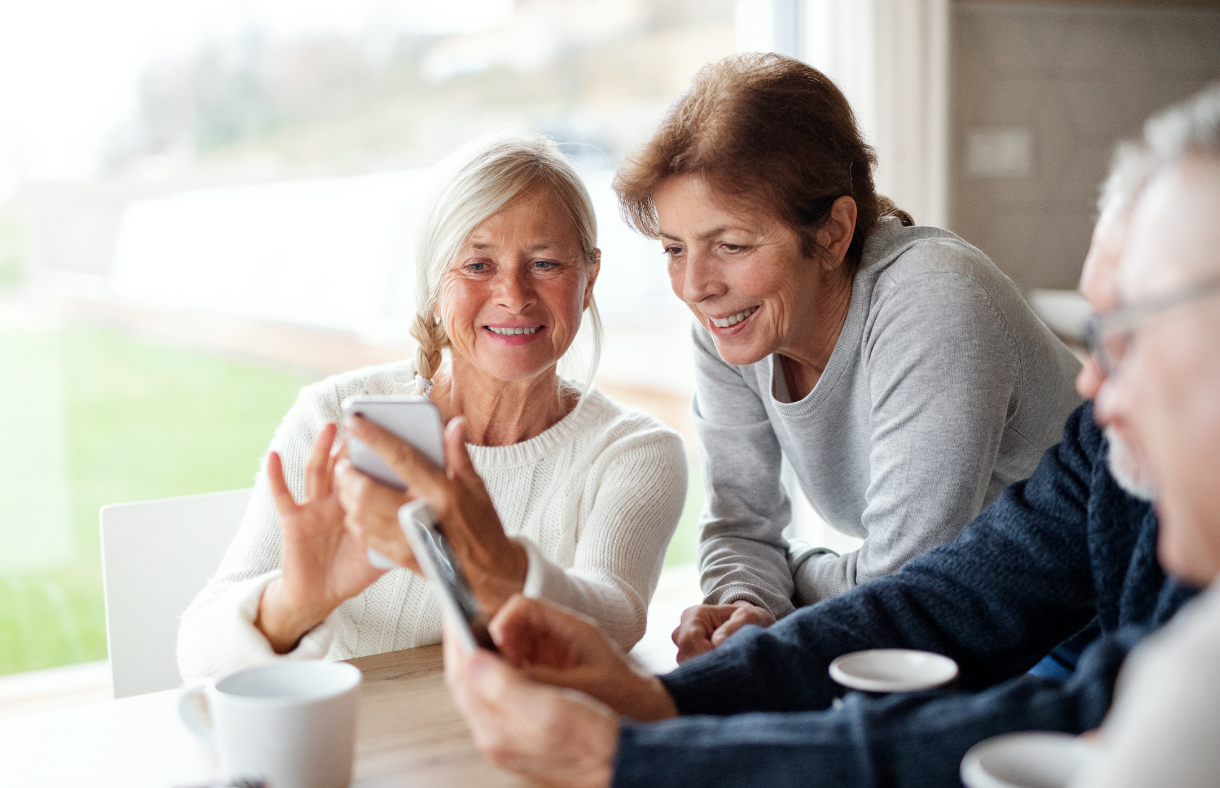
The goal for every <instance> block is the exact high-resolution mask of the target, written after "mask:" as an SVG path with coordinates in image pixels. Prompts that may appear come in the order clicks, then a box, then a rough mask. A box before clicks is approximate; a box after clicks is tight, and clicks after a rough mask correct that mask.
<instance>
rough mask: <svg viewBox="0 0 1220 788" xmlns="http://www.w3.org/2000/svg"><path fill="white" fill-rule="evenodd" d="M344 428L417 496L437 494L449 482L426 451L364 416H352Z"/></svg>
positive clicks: (344, 423)
mask: <svg viewBox="0 0 1220 788" xmlns="http://www.w3.org/2000/svg"><path fill="white" fill-rule="evenodd" d="M343 426H344V428H346V429H347V431H348V432H349V433H351V434H352V435H354V436H356V437H357V438H359V439H360V440H362V441H364V442H365V443H366V444H367V445H368V447H369V448H370V449H372V450H373V451H374V452H376V453H377V456H379V457H381V459H382V460H383V461H385V463H386V465H389V466H390V468H391V469H393V471H394V473H396V474H397V475H398V478H400V479H402V480H403V481H404V482H406V484H407V486H408V487H414V488H416V489H415V492H416V494H419V495H424V496H427V495H429V494H430V493H434V492H436V491H437V490H438V489H440V488H441V486H442V485H443V484H444V482H445V481H446V480H447V476H446V475H445V471H444V470H443V469H441V468H438V467H436V464H435V463H433V462H432V460H429V459H428V458H427V457H425V456H424V454H423V452H421V451H419V450H418V449H416V448H415V447H414V446H412V445H411V444H409V443H407V442H406V441H404V440H402V439H400V438H399V437H398V436H397V435H395V434H394V433H392V432H390V431H389V430H387V429H384V428H382V427H380V426H379V425H377V424H374V423H373V422H371V421H369V420H368V419H366V418H364V417H363V416H359V415H356V416H349V417H348V418H347V419H346V420H345V421H344V422H343ZM463 448H464V447H463Z"/></svg>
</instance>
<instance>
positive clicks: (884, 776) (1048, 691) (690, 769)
mask: <svg viewBox="0 0 1220 788" xmlns="http://www.w3.org/2000/svg"><path fill="white" fill-rule="evenodd" d="M1105 451H1106V449H1105V441H1104V439H1103V437H1102V434H1101V431H1100V430H1099V429H1098V428H1097V425H1096V424H1095V423H1094V422H1093V419H1092V409H1091V404H1090V403H1085V404H1084V405H1082V406H1081V407H1080V408H1079V409H1078V410H1077V411H1076V412H1075V413H1073V414H1072V416H1071V417H1070V418H1069V419H1068V422H1067V425H1066V426H1065V428H1064V437H1063V442H1062V443H1060V444H1058V445H1057V446H1055V447H1054V448H1052V449H1050V450H1049V451H1048V452H1047V453H1046V455H1045V456H1044V457H1043V459H1042V462H1041V464H1040V465H1039V466H1038V468H1037V470H1036V471H1035V472H1034V475H1033V476H1032V477H1031V478H1029V479H1028V480H1026V481H1024V482H1020V483H1018V484H1014V485H1012V486H1011V487H1009V488H1008V489H1007V490H1006V491H1005V492H1004V493H1003V495H1002V496H1001V497H1000V498H999V499H998V500H997V501H996V502H995V503H994V504H993V505H992V506H990V507H989V508H988V509H987V510H986V511H984V512H983V513H982V514H981V515H979V517H978V518H977V519H976V520H975V521H974V522H972V523H971V524H969V525H968V526H967V527H966V528H965V529H964V530H963V531H962V533H961V536H959V537H958V539H957V540H956V541H955V542H953V543H952V544H949V545H946V546H944V547H941V548H938V549H936V550H933V551H931V552H929V553H927V554H926V555H924V556H923V557H921V558H918V559H915V560H914V561H911V562H910V563H909V564H907V565H906V566H905V567H904V568H903V569H902V570H901V571H899V572H898V573H896V574H894V575H891V576H889V577H886V578H882V579H880V580H875V581H873V582H871V583H867V584H865V585H863V586H859V587H858V588H855V589H853V590H852V591H850V592H848V593H846V594H844V595H843V596H840V597H838V598H836V599H831V600H828V601H825V602H822V603H820V604H817V605H814V606H812V607H808V608H804V609H801V610H798V611H797V612H795V613H793V614H792V615H790V616H788V617H786V618H784V619H783V620H782V621H780V622H779V623H777V624H775V625H774V626H772V627H770V628H769V629H760V628H758V627H748V628H746V629H744V630H742V631H741V632H740V633H738V634H736V635H734V636H733V637H732V638H730V639H729V640H728V641H726V642H725V643H724V644H723V645H722V646H721V647H720V648H718V649H716V650H715V651H713V652H711V653H710V654H706V655H703V656H701V657H698V658H696V659H693V660H691V661H689V662H687V663H685V664H684V665H682V666H681V667H680V668H678V669H677V670H676V671H674V672H673V673H670V674H668V675H667V676H663V677H662V681H663V682H664V684H665V686H666V688H667V689H668V690H669V692H670V694H671V695H672V696H673V698H674V700H675V702H676V703H677V705H678V708H679V710H680V711H681V712H682V714H683V716H682V717H679V718H678V719H675V720H669V721H665V722H661V723H653V724H636V723H631V722H626V723H625V724H624V726H623V731H622V735H621V737H620V740H619V747H618V752H617V754H616V756H615V764H614V765H615V772H614V784H615V785H616V786H629V785H667V786H684V785H691V786H709V785H725V786H730V785H731V786H754V785H757V786H768V787H773V786H783V785H801V786H820V785H826V786H836V788H845V787H846V786H861V787H862V788H863V787H864V786H870V787H872V786H878V787H879V786H920V787H921V788H925V787H926V786H942V785H943V786H957V785H959V784H960V783H959V779H958V765H959V763H960V761H961V758H962V755H964V754H965V752H966V750H967V749H969V748H970V746H972V745H973V744H975V743H977V742H979V741H981V740H983V739H985V738H987V737H989V736H994V735H996V734H999V733H1005V732H1009V731H1017V730H1058V731H1067V732H1070V733H1078V732H1081V731H1085V730H1088V729H1091V728H1095V727H1096V726H1097V725H1098V724H1100V723H1101V720H1102V718H1103V717H1104V716H1105V713H1106V711H1107V710H1108V709H1109V707H1110V703H1111V700H1112V696H1113V691H1114V682H1115V678H1116V677H1117V674H1118V670H1119V668H1120V667H1121V665H1122V662H1123V659H1124V658H1125V657H1126V655H1127V653H1128V651H1129V650H1130V649H1131V648H1132V647H1133V646H1134V644H1135V643H1136V642H1138V641H1139V640H1140V639H1142V638H1143V637H1144V636H1145V635H1147V634H1148V633H1149V632H1151V631H1152V630H1154V629H1156V628H1157V627H1159V626H1160V625H1162V624H1163V623H1165V621H1167V620H1168V619H1169V618H1170V616H1172V615H1173V614H1174V613H1175V612H1176V611H1177V610H1178V609H1179V608H1180V607H1181V606H1182V605H1183V604H1184V603H1185V602H1187V601H1188V600H1189V599H1190V597H1191V596H1193V594H1194V592H1193V591H1190V590H1188V589H1186V588H1183V587H1182V586H1179V585H1178V584H1177V583H1175V582H1174V581H1173V580H1172V579H1168V578H1166V576H1165V574H1164V573H1163V572H1162V571H1161V568H1160V566H1159V565H1158V564H1157V560H1156V536H1157V523H1156V516H1155V514H1154V513H1153V511H1152V508H1151V507H1150V506H1149V505H1148V504H1146V503H1143V502H1141V501H1139V500H1137V499H1135V498H1132V497H1131V496H1129V495H1127V494H1125V493H1124V492H1123V491H1122V490H1121V489H1120V488H1119V487H1118V486H1117V485H1116V484H1115V482H1114V480H1113V478H1112V477H1111V476H1110V474H1109V472H1108V471H1107V469H1106V463H1105ZM1090 621H1096V623H1097V624H1098V625H1100V629H1101V633H1102V634H1101V637H1100V638H1098V640H1096V641H1095V642H1094V643H1093V644H1092V645H1091V646H1090V647H1089V648H1088V649H1087V650H1086V651H1085V652H1084V655H1083V656H1082V658H1081V661H1080V663H1079V665H1078V667H1077V670H1076V673H1075V674H1074V676H1073V677H1072V678H1071V679H1069V680H1068V681H1066V682H1060V681H1056V680H1053V679H1047V678H1039V677H1035V676H1030V675H1027V674H1026V673H1025V671H1027V670H1028V669H1029V668H1030V667H1031V666H1032V665H1034V664H1035V663H1036V662H1038V660H1039V658H1040V657H1042V656H1043V655H1045V654H1046V653H1047V652H1048V651H1050V650H1051V649H1052V648H1053V647H1054V646H1055V645H1056V644H1058V643H1059V642H1061V641H1063V640H1064V639H1066V638H1068V637H1070V636H1071V635H1072V634H1074V633H1076V632H1077V631H1079V630H1080V629H1082V628H1083V627H1084V626H1086V625H1087V624H1089V623H1090ZM886 647H902V648H917V649H925V650H928V651H935V652H939V653H941V654H948V655H949V656H951V657H953V658H954V659H956V660H957V662H958V665H959V666H960V667H961V676H960V679H959V682H958V687H957V689H956V690H952V691H948V690H937V691H931V692H922V693H907V694H898V695H891V696H885V697H870V696H865V695H862V694H859V693H851V694H849V695H848V696H847V698H846V699H845V702H844V705H843V707H842V708H841V709H838V710H827V709H828V707H829V706H830V704H831V701H832V699H833V698H834V697H835V696H836V695H837V694H838V692H837V687H836V685H835V684H834V683H833V682H832V681H831V680H830V678H829V675H828V674H827V668H828V666H829V664H830V661H831V660H832V659H834V658H835V657H837V656H839V655H841V654H846V653H848V652H852V651H857V650H860V649H866V648H886ZM730 715H731V716H730Z"/></svg>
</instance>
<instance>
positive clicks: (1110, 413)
mask: <svg viewBox="0 0 1220 788" xmlns="http://www.w3.org/2000/svg"><path fill="white" fill-rule="evenodd" d="M1082 374H1083V373H1082ZM1126 406H1127V391H1126V386H1124V385H1123V379H1122V376H1121V375H1120V376H1118V377H1114V378H1109V377H1102V378H1101V383H1100V384H1099V385H1098V386H1097V388H1096V390H1095V391H1094V393H1093V421H1095V422H1096V423H1097V425H1098V426H1099V427H1102V428H1105V427H1121V425H1122V423H1123V422H1124V421H1125V413H1126Z"/></svg>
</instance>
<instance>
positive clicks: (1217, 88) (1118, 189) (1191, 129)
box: [1098, 82, 1220, 211]
mask: <svg viewBox="0 0 1220 788" xmlns="http://www.w3.org/2000/svg"><path fill="white" fill-rule="evenodd" d="M1190 155H1202V156H1213V157H1214V156H1220V82H1213V83H1211V84H1210V85H1208V86H1207V87H1205V88H1203V89H1202V90H1200V91H1199V92H1198V93H1196V94H1195V95H1193V96H1191V97H1190V98H1188V99H1186V100H1185V101H1182V102H1180V103H1178V104H1174V105H1173V106H1171V107H1167V108H1166V109H1163V110H1161V111H1160V112H1158V113H1156V114H1155V115H1153V116H1152V117H1150V118H1148V120H1147V121H1146V122H1145V123H1144V133H1143V136H1142V138H1141V139H1140V140H1138V141H1135V140H1128V141H1124V142H1120V143H1119V144H1118V147H1117V148H1116V149H1115V151H1114V159H1113V162H1112V163H1111V165H1110V175H1109V177H1108V178H1107V179H1106V182H1105V184H1104V185H1103V186H1102V189H1101V198H1100V200H1099V201H1098V206H1099V208H1101V210H1103V211H1104V210H1105V209H1106V208H1107V206H1109V205H1110V204H1114V205H1116V206H1117V207H1120V208H1124V209H1129V208H1130V207H1131V205H1132V204H1133V203H1134V202H1135V200H1136V198H1137V197H1138V196H1139V193H1140V192H1141V191H1142V190H1143V188H1144V185H1145V184H1146V183H1148V181H1149V180H1151V178H1152V176H1153V175H1155V174H1156V172H1157V171H1159V170H1161V169H1164V168H1166V167H1172V166H1173V165H1174V164H1177V162H1178V161H1180V160H1181V159H1182V158H1184V157H1186V156H1190Z"/></svg>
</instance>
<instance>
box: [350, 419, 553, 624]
mask: <svg viewBox="0 0 1220 788" xmlns="http://www.w3.org/2000/svg"><path fill="white" fill-rule="evenodd" d="M343 426H344V429H346V430H347V431H348V433H349V434H351V435H352V436H354V437H356V438H359V439H360V440H361V441H363V442H364V443H365V444H367V445H368V446H369V447H370V448H371V449H372V450H373V451H375V452H376V453H377V454H378V456H380V457H381V459H382V460H383V461H384V462H385V463H386V465H388V466H389V467H390V468H391V469H392V470H393V471H394V473H395V474H396V475H397V476H398V478H400V479H402V480H403V481H404V482H406V484H407V486H408V488H409V489H410V492H409V493H406V492H397V491H395V490H392V489H390V488H389V487H386V486H385V485H382V484H378V483H377V482H376V481H374V480H373V479H371V478H369V477H368V476H365V475H364V474H362V473H360V472H359V471H357V470H356V469H355V468H354V467H351V465H350V463H348V464H346V465H344V466H342V467H339V468H337V472H336V481H337V486H338V488H339V491H340V492H339V495H340V499H341V501H342V504H343V508H344V509H345V510H347V518H346V520H345V523H346V525H347V527H348V529H349V530H351V531H352V532H353V533H355V534H357V535H358V536H359V537H360V538H361V539H362V540H364V541H365V543H366V544H367V545H368V546H369V547H372V548H373V549H375V550H377V551H378V552H380V553H382V554H383V555H385V556H386V557H387V558H389V559H390V560H392V561H394V562H395V563H401V562H400V561H399V560H398V559H399V558H400V557H403V555H404V553H403V551H404V550H405V551H406V552H407V553H409V551H410V546H409V545H408V544H407V540H406V537H405V536H404V535H403V533H402V529H401V526H400V525H399V523H398V508H399V507H400V506H402V504H404V503H407V502H408V501H411V500H414V499H415V498H423V499H425V500H426V501H427V502H428V506H429V507H430V508H431V509H432V513H433V515H434V516H435V517H436V520H437V521H438V522H439V523H440V524H441V529H442V530H443V531H444V533H445V537H446V539H448V540H449V543H450V545H451V546H452V547H453V550H454V552H455V553H457V557H458V560H459V561H460V563H461V566H462V570H463V571H464V572H465V574H466V577H467V579H468V580H469V581H470V584H471V587H472V590H473V591H474V594H475V596H476V597H478V599H479V603H480V604H481V605H482V606H483V608H484V610H486V611H487V613H488V614H489V615H493V614H494V613H495V611H497V610H499V609H500V606H501V605H503V604H504V603H505V602H506V601H507V600H508V599H509V598H510V597H511V596H512V595H513V594H515V593H518V592H520V591H521V590H522V589H523V588H524V587H525V575H526V572H527V570H528V568H529V558H528V556H527V555H526V552H525V548H523V547H522V546H521V545H519V544H517V543H516V542H514V541H512V540H511V539H509V538H508V535H507V534H505V533H504V527H503V525H502V524H501V523H500V517H499V515H498V514H496V509H495V506H493V505H492V502H491V496H490V495H488V493H487V488H486V487H485V486H484V485H483V480H482V479H481V478H479V474H478V473H477V472H476V471H475V469H474V464H473V463H472V462H471V461H470V455H469V453H468V452H467V451H466V443H465V431H464V428H465V419H463V418H461V417H460V416H459V417H457V418H455V419H452V420H451V421H450V422H449V425H448V426H447V427H446V429H445V434H444V449H445V461H446V463H447V465H448V466H449V467H448V470H445V469H443V468H440V467H438V466H437V465H436V463H434V462H432V461H431V460H430V459H428V458H427V457H426V456H425V455H424V454H423V452H421V451H419V450H418V449H416V448H415V447H414V446H412V445H411V444H409V443H407V442H406V441H403V440H401V439H399V438H398V437H397V436H395V435H394V434H393V433H391V432H390V431H389V430H386V429H384V428H382V427H380V426H378V425H377V424H375V423H373V422H372V421H371V420H369V419H366V418H363V417H361V416H353V417H350V418H348V419H346V420H345V421H344V423H343ZM410 560H411V562H412V564H402V565H404V566H411V567H412V568H413V569H415V570H416V571H418V568H417V565H414V560H415V559H414V556H411V559H410Z"/></svg>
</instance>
